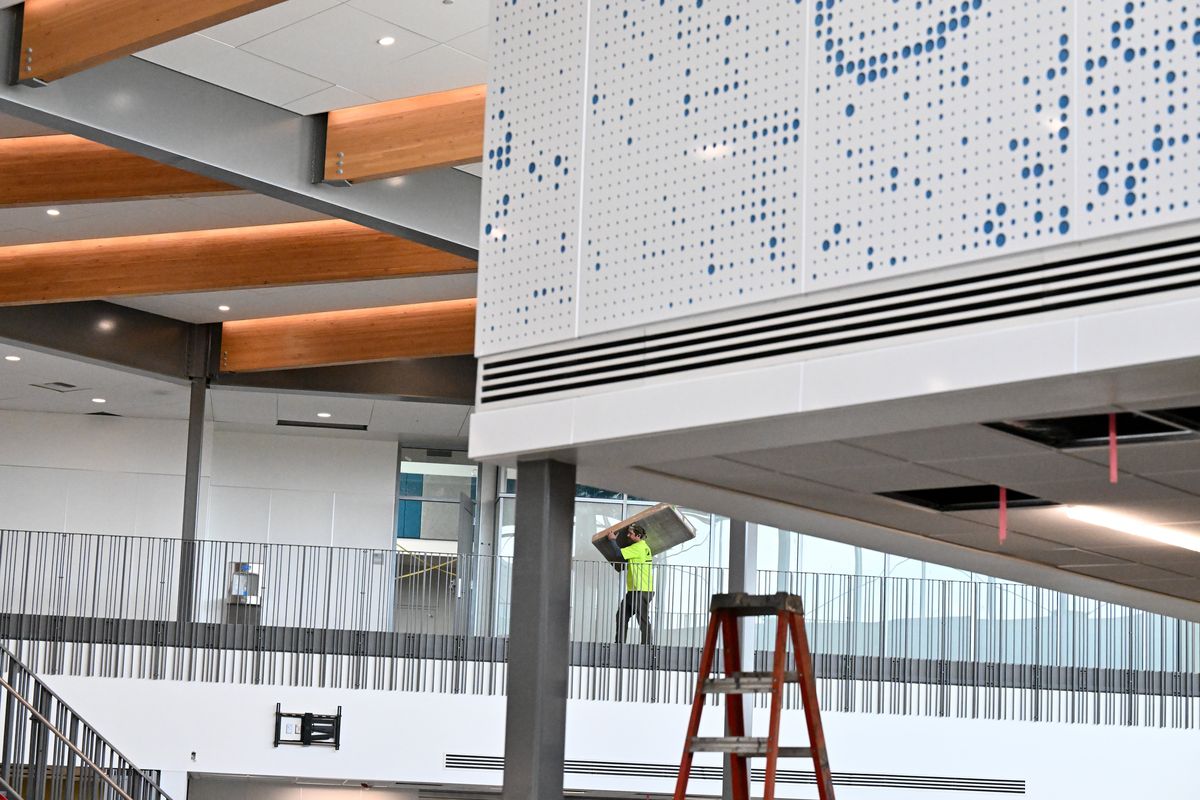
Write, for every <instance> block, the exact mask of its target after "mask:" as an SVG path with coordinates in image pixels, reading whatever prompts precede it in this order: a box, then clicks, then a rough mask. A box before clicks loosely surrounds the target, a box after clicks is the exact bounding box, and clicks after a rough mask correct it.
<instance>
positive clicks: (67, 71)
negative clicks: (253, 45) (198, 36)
mask: <svg viewBox="0 0 1200 800" xmlns="http://www.w3.org/2000/svg"><path fill="white" fill-rule="evenodd" d="M279 2H282V0H25V9H24V15H23V19H22V26H21V52H20V59H19V64H18V71H19V75H20V78H19V80H21V81H22V82H26V81H38V82H49V81H53V80H58V79H59V78H64V77H66V76H67V75H73V74H74V73H76V72H81V71H83V70H85V69H88V68H89V67H94V66H96V65H98V64H103V63H104V62H106V61H112V60H113V59H116V58H120V57H122V56H128V55H132V54H133V53H137V52H139V51H141V50H145V49H146V48H148V47H153V46H155V45H158V44H162V43H163V42H169V41H171V40H172V39H178V38H179V37H181V36H186V35H187V34H189V33H195V32H196V31H201V30H204V29H205V28H210V27H212V26H213V25H217V24H219V23H222V22H227V21H229V20H231V19H235V18H237V17H240V16H242V15H244V14H249V13H251V12H254V11H258V10H260V9H264V8H268V7H270V6H273V5H275V4H277V3H279Z"/></svg>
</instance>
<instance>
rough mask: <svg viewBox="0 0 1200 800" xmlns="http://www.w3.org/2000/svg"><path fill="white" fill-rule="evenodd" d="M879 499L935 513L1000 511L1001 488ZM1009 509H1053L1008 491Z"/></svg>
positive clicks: (967, 488)
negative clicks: (894, 501)
mask: <svg viewBox="0 0 1200 800" xmlns="http://www.w3.org/2000/svg"><path fill="white" fill-rule="evenodd" d="M879 496H880V497H889V498H891V499H892V500H899V501H900V502H902V503H908V504H909V505H914V506H921V507H922V508H931V509H933V510H934V511H979V510H982V509H989V508H999V507H1000V487H999V486H994V485H990V484H981V485H978V486H948V487H945V488H942V489H912V490H909V491H904V492H880V493H879ZM1005 499H1006V501H1007V503H1008V507H1009V508H1038V507H1041V506H1056V505H1058V503H1056V502H1054V501H1053V500H1044V499H1042V498H1040V497H1034V496H1033V495H1031V494H1025V493H1024V492H1018V491H1016V490H1014V489H1009V490H1008V491H1007V497H1006V498H1005Z"/></svg>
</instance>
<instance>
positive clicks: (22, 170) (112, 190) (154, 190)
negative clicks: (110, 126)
mask: <svg viewBox="0 0 1200 800" xmlns="http://www.w3.org/2000/svg"><path fill="white" fill-rule="evenodd" d="M0 175H2V176H3V178H2V179H0V206H4V207H19V206H40V205H59V204H66V203H85V202H102V201H107V200H137V199H146V198H151V197H179V196H182V195H197V194H210V195H211V194H223V193H227V192H236V191H239V190H238V189H236V188H235V187H233V186H230V185H229V184H227V183H221V182H220V181H215V180H212V179H211V178H205V177H203V176H200V175H196V174H193V173H191V172H186V171H184V170H181V169H176V168H175V167H169V166H167V165H166V164H160V163H158V162H157V161H151V160H150V159H148V158H142V157H141V156H135V155H133V154H132V153H126V152H125V151H124V150H118V149H116V148H114V147H108V146H107V145H103V144H97V143H96V142H92V141H88V140H87V139H82V138H80V137H78V136H71V135H70V134H65V133H64V134H60V135H57V136H23V137H18V138H13V139H0Z"/></svg>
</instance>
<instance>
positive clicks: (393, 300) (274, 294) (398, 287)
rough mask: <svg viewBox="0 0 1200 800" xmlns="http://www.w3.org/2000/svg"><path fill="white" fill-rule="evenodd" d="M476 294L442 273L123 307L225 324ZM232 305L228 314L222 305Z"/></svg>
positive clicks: (135, 300)
mask: <svg viewBox="0 0 1200 800" xmlns="http://www.w3.org/2000/svg"><path fill="white" fill-rule="evenodd" d="M2 235H3V234H0V236H2ZM474 296H475V275H474V274H473V273H471V274H466V275H438V276H433V277H428V278H392V279H387V280H377V281H350V282H347V283H326V284H321V285H314V286H288V287H279V288H271V289H239V290H236V291H225V292H195V293H192V294H173V295H163V296H159V297H131V298H121V299H120V300H117V301H115V302H119V303H120V304H121V305H124V306H129V307H130V308H137V309H140V310H142V311H149V312H150V313H152V314H160V315H162V316H165V317H173V318H174V319H179V320H183V321H184V322H220V321H222V320H230V319H256V318H259V317H279V316H284V315H287V314H309V313H314V312H317V311H339V310H342V309H349V308H375V307H380V306H392V305H403V304H406V303H427V302H432V301H436V300H458V299H463V298H468V297H474ZM221 305H227V306H229V311H228V312H223V311H219V310H218V306H221Z"/></svg>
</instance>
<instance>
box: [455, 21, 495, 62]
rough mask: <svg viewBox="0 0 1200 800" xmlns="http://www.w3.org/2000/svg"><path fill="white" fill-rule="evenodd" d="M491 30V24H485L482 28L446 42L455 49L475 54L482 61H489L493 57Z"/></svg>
mask: <svg viewBox="0 0 1200 800" xmlns="http://www.w3.org/2000/svg"><path fill="white" fill-rule="evenodd" d="M490 30H491V26H489V25H484V26H483V27H482V28H476V29H475V30H473V31H471V32H470V33H464V34H463V35H462V36H459V37H458V38H457V39H451V40H450V41H448V42H446V44H448V45H450V46H451V47H453V48H454V49H455V50H462V51H463V52H464V53H466V54H467V55H471V56H475V57H476V58H478V59H480V60H481V61H488V60H490V59H491V35H490V33H489V31H490Z"/></svg>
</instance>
